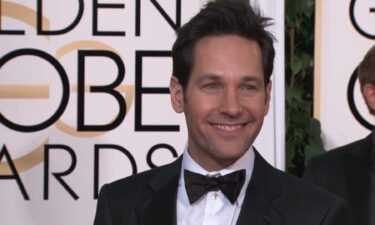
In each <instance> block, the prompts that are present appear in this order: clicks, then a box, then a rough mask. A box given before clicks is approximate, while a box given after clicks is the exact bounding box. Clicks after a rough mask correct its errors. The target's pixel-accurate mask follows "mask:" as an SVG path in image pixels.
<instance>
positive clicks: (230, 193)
mask: <svg viewBox="0 0 375 225" xmlns="http://www.w3.org/2000/svg"><path fill="white" fill-rule="evenodd" d="M245 175H246V170H238V171H236V172H233V173H230V174H227V175H225V176H218V177H208V176H203V175H201V174H198V173H193V172H191V171H188V170H185V171H184V178H185V188H186V192H187V195H188V197H189V202H190V204H193V203H194V202H196V201H197V200H198V199H200V198H201V197H202V196H203V195H205V194H206V193H207V192H209V191H217V190H220V191H221V192H223V194H224V195H225V196H226V197H227V198H228V200H229V201H230V202H231V203H232V204H233V203H234V202H235V201H236V199H237V197H238V195H239V194H240V191H241V188H242V186H243V184H244V183H245Z"/></svg>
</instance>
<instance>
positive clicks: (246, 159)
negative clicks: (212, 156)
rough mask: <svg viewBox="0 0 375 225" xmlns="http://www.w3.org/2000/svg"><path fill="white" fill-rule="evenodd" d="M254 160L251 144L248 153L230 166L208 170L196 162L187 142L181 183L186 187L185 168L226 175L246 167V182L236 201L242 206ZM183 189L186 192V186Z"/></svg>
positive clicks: (198, 171)
mask: <svg viewBox="0 0 375 225" xmlns="http://www.w3.org/2000/svg"><path fill="white" fill-rule="evenodd" d="M254 160H255V154H254V149H253V147H252V146H250V147H249V149H248V150H247V151H246V153H245V154H244V155H243V156H242V157H241V158H239V159H238V160H237V161H236V162H234V163H233V164H231V165H230V166H228V167H226V168H224V169H222V170H219V171H211V172H208V171H207V170H205V169H204V168H203V167H201V166H200V165H199V164H198V163H197V162H195V161H194V159H193V158H192V157H191V156H190V154H189V152H188V144H186V145H185V149H184V152H183V157H182V166H181V171H180V174H181V175H180V181H179V185H181V186H182V187H185V181H184V176H182V174H184V170H185V169H186V170H189V171H192V172H194V173H199V174H202V175H217V174H220V175H226V174H229V173H231V172H234V171H237V170H241V169H245V170H246V179H245V183H244V185H243V186H242V189H241V192H240V194H239V196H238V198H237V201H236V203H235V204H237V205H238V206H239V207H241V206H242V203H243V200H244V198H245V194H246V189H247V186H248V184H249V182H250V178H251V175H252V173H253V167H254ZM183 190H184V192H186V190H185V188H183Z"/></svg>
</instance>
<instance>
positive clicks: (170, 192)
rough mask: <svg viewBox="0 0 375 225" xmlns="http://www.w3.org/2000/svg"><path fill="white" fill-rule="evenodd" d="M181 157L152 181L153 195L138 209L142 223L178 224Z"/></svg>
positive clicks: (151, 224)
mask: <svg viewBox="0 0 375 225" xmlns="http://www.w3.org/2000/svg"><path fill="white" fill-rule="evenodd" d="M181 159H182V158H181V157H180V159H178V160H177V161H176V162H174V163H173V164H172V165H171V166H170V167H169V168H165V169H163V170H162V171H160V173H159V174H158V175H157V176H155V177H154V179H152V180H151V181H150V188H151V190H152V192H153V193H152V197H151V198H150V199H149V200H148V201H146V202H144V203H143V204H142V205H141V206H140V207H139V208H138V209H137V211H138V219H139V221H140V224H141V225H166V224H168V225H176V199H177V189H178V181H179V173H180V168H181Z"/></svg>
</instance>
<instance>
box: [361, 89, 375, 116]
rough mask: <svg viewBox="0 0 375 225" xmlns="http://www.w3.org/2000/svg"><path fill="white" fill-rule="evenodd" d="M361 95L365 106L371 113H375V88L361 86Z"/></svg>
mask: <svg viewBox="0 0 375 225" xmlns="http://www.w3.org/2000/svg"><path fill="white" fill-rule="evenodd" d="M362 94H363V97H364V98H365V102H366V104H367V106H368V107H369V108H370V109H371V111H375V86H374V85H372V84H365V85H363V87H362Z"/></svg>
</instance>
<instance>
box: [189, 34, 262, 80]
mask: <svg viewBox="0 0 375 225" xmlns="http://www.w3.org/2000/svg"><path fill="white" fill-rule="evenodd" d="M194 61H195V63H194V66H193V69H192V73H191V77H190V78H191V79H194V77H195V78H197V76H201V75H207V74H210V75H216V76H219V77H220V76H221V77H227V76H230V77H238V76H245V75H246V76H251V77H259V79H260V78H261V79H262V80H263V79H264V76H263V74H264V73H263V67H262V55H261V50H260V47H259V45H258V44H257V42H256V41H254V40H249V39H246V38H243V37H240V36H238V35H222V36H209V37H204V38H202V39H201V40H199V41H198V42H197V44H196V46H195V48H194Z"/></svg>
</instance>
